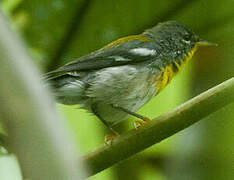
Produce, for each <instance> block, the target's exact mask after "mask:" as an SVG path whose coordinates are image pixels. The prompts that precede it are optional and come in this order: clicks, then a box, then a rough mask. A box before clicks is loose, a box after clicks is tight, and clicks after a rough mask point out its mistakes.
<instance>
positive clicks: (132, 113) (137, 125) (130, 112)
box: [112, 105, 150, 129]
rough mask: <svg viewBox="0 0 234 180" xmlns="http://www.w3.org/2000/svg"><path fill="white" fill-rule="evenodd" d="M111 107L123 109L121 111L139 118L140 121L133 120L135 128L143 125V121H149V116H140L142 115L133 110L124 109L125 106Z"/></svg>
mask: <svg viewBox="0 0 234 180" xmlns="http://www.w3.org/2000/svg"><path fill="white" fill-rule="evenodd" d="M112 107H113V108H116V109H119V110H121V111H123V112H125V113H127V114H130V115H132V116H135V117H137V118H139V119H141V120H142V121H135V122H134V127H135V128H136V129H138V128H139V127H140V126H142V125H144V124H145V123H147V122H150V118H148V117H145V116H142V115H140V114H137V113H135V112H132V111H129V110H128V109H125V108H122V107H119V106H115V105H112Z"/></svg>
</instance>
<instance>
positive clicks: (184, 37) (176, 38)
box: [143, 21, 212, 61]
mask: <svg viewBox="0 0 234 180" xmlns="http://www.w3.org/2000/svg"><path fill="white" fill-rule="evenodd" d="M143 34H144V35H146V36H147V37H150V38H151V39H154V40H155V42H156V43H157V44H158V45H160V47H161V49H162V50H161V53H163V54H164V55H165V56H169V57H168V59H169V60H171V61H172V60H173V59H181V58H183V57H185V56H187V55H188V54H189V53H190V52H191V51H192V50H193V49H194V47H195V46H196V45H212V43H209V42H207V41H204V40H202V39H201V38H199V37H198V36H197V35H196V34H195V33H194V32H193V31H191V30H190V29H189V28H187V27H185V26H184V25H183V24H181V23H178V22H176V21H168V22H165V23H159V24H158V25H157V26H155V27H153V28H151V29H148V30H146V31H145V32H144V33H143Z"/></svg>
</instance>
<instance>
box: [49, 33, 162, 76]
mask: <svg viewBox="0 0 234 180" xmlns="http://www.w3.org/2000/svg"><path fill="white" fill-rule="evenodd" d="M122 42H125V43H122ZM155 46H157V44H156V43H154V42H152V41H150V39H148V38H147V37H145V36H142V35H136V36H130V37H126V38H121V39H119V40H117V41H114V42H112V43H110V44H108V45H107V46H105V47H103V48H102V49H100V50H97V51H94V52H93V53H90V54H88V55H86V56H83V57H81V58H79V59H77V60H75V61H72V62H70V63H68V64H66V65H64V66H62V67H60V68H59V69H57V70H54V71H51V72H49V73H47V74H46V75H45V76H46V77H47V78H49V79H50V78H54V77H58V76H61V75H64V74H67V73H69V72H82V71H89V70H98V69H102V68H107V67H114V66H122V65H127V64H135V63H138V62H142V61H147V60H151V59H153V58H155V57H157V55H158V52H156V49H157V48H156V47H155Z"/></svg>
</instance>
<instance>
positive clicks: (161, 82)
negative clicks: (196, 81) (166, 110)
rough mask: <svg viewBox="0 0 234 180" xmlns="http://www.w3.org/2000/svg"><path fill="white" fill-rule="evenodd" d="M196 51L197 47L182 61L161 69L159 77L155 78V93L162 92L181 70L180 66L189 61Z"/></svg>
mask: <svg viewBox="0 0 234 180" xmlns="http://www.w3.org/2000/svg"><path fill="white" fill-rule="evenodd" d="M196 50H197V45H195V47H194V48H193V49H192V50H191V51H190V52H189V53H188V55H187V56H185V57H184V58H183V59H181V60H180V61H179V63H177V62H176V61H174V62H173V64H169V65H167V66H166V67H165V68H162V69H161V70H162V73H161V75H160V76H159V77H158V78H157V86H156V91H157V92H160V91H161V90H163V89H164V88H165V87H166V85H168V84H169V83H170V81H171V79H172V78H173V77H174V76H175V75H176V74H177V73H178V72H179V71H180V70H181V66H182V65H183V64H184V63H185V62H188V60H189V59H191V57H192V56H193V54H194V53H195V51H196Z"/></svg>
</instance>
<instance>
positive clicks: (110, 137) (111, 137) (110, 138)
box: [104, 132, 119, 146]
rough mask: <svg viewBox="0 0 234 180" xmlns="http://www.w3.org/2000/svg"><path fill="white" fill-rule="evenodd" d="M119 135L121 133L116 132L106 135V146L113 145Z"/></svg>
mask: <svg viewBox="0 0 234 180" xmlns="http://www.w3.org/2000/svg"><path fill="white" fill-rule="evenodd" d="M118 136H119V133H117V132H115V133H114V134H110V135H106V136H105V139H104V144H105V145H106V146H108V145H112V143H113V141H114V139H116V138H117V137H118Z"/></svg>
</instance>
